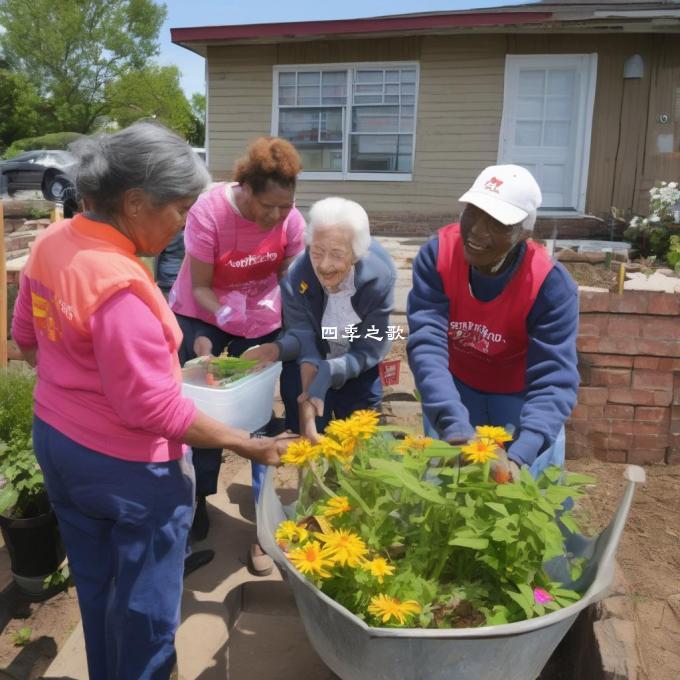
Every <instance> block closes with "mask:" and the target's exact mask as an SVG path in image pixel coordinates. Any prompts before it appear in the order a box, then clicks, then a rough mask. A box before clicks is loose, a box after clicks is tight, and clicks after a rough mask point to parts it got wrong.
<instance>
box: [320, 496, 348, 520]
mask: <svg viewBox="0 0 680 680" xmlns="http://www.w3.org/2000/svg"><path fill="white" fill-rule="evenodd" d="M351 509H352V506H351V505H350V504H349V499H348V498H347V496H336V497H335V498H331V499H329V500H328V501H327V502H326V507H325V508H324V511H323V514H324V515H325V516H326V517H333V515H344V514H345V513H346V512H349V511H350V510H351Z"/></svg>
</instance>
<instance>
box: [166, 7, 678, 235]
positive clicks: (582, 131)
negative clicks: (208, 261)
mask: <svg viewBox="0 0 680 680" xmlns="http://www.w3.org/2000/svg"><path fill="white" fill-rule="evenodd" d="M172 40H173V42H175V43H177V44H179V45H182V46H184V47H186V48H187V49H190V50H192V51H194V52H197V53H198V54H201V55H203V56H204V57H205V59H206V87H207V133H206V147H207V155H208V164H209V168H210V170H211V172H212V173H213V176H214V177H215V178H216V179H224V178H228V177H229V176H230V172H231V168H232V166H233V164H234V161H235V160H236V158H237V157H238V156H239V155H240V154H242V153H243V150H244V147H245V146H246V144H247V143H248V142H249V141H250V140H252V139H253V138H255V137H257V136H259V135H266V134H272V135H280V136H282V137H285V138H287V139H289V140H290V141H291V142H293V143H294V144H295V146H296V147H297V149H298V150H299V152H300V155H301V157H302V160H303V164H304V171H303V173H302V174H301V176H300V182H299V190H298V199H297V200H298V203H299V204H300V205H301V206H302V207H306V206H308V205H309V204H311V203H312V202H313V201H315V200H316V199H319V198H322V197H324V196H328V195H341V196H346V197H349V198H353V199H355V200H357V201H359V202H360V203H362V204H363V205H364V207H365V208H366V209H367V210H368V212H369V214H370V215H371V217H372V219H373V223H374V224H376V225H378V226H380V225H382V226H383V227H384V228H394V229H400V230H403V231H409V230H411V229H412V230H413V231H421V232H422V231H423V230H425V231H427V230H433V229H434V228H436V227H437V226H439V225H441V224H442V223H443V221H444V220H450V219H451V218H452V217H453V216H454V215H455V214H456V213H457V211H458V209H459V206H458V203H457V200H456V199H457V197H458V196H460V195H461V194H462V193H463V192H464V191H465V190H466V189H467V188H468V186H469V185H470V183H471V182H472V180H473V179H474V177H475V176H476V175H477V173H478V172H479V170H480V169H481V168H483V167H484V166H486V165H491V164H495V163H517V164H520V165H523V166H525V167H527V168H528V169H530V170H531V171H532V172H533V173H534V175H535V176H536V178H537V179H538V181H539V183H540V185H541V188H542V191H543V196H544V201H543V208H542V211H541V216H542V218H543V220H542V222H543V228H544V230H546V229H548V228H550V229H552V228H557V229H558V233H560V232H563V229H562V227H561V226H560V225H569V224H571V225H573V224H574V223H575V221H577V222H578V221H580V223H581V224H586V225H588V228H589V229H591V231H592V230H595V231H597V230H598V229H599V230H600V231H601V230H602V225H604V224H605V221H606V218H607V216H608V215H609V214H610V211H611V207H612V206H614V207H616V208H617V209H618V210H619V211H623V212H627V213H635V212H640V211H643V210H645V209H646V200H647V191H648V189H649V188H650V187H651V186H652V185H653V184H654V182H655V181H658V180H663V179H665V180H671V179H676V180H677V179H679V178H680V2H670V1H666V2H662V1H657V2H650V1H646V2H621V1H618V2H613V1H611V2H610V1H606V0H605V1H602V2H578V1H576V0H553V1H552V2H548V1H544V2H535V3H527V4H523V5H515V6H512V7H497V8H494V9H486V10H475V11H464V12H438V13H427V14H411V15H399V16H389V17H377V18H370V19H353V20H338V21H310V22H296V23H277V24H256V25H230V26H206V27H196V28H174V29H172ZM598 225H600V226H598Z"/></svg>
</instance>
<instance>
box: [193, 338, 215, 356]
mask: <svg viewBox="0 0 680 680" xmlns="http://www.w3.org/2000/svg"><path fill="white" fill-rule="evenodd" d="M212 349H213V344H212V341H211V340H210V338H206V337H205V335H197V336H196V339H195V340H194V354H195V355H196V356H197V357H206V356H208V355H209V354H212Z"/></svg>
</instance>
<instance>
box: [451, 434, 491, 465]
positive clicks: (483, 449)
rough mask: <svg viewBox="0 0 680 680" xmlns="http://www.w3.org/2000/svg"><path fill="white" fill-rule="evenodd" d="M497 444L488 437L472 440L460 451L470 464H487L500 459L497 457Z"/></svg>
mask: <svg viewBox="0 0 680 680" xmlns="http://www.w3.org/2000/svg"><path fill="white" fill-rule="evenodd" d="M497 448H498V446H496V442H494V441H492V440H491V439H487V438H486V437H482V438H479V439H471V440H470V441H469V442H468V443H467V446H461V447H460V450H461V452H462V453H463V455H464V456H465V458H466V459H467V461H468V462H469V463H486V461H488V460H493V459H494V458H498V456H497V455H496V449H497Z"/></svg>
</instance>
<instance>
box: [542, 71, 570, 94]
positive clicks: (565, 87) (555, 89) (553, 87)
mask: <svg viewBox="0 0 680 680" xmlns="http://www.w3.org/2000/svg"><path fill="white" fill-rule="evenodd" d="M575 80H576V73H575V72H574V71H566V70H550V71H548V94H551V95H555V94H556V95H563V96H567V97H571V96H572V95H573V94H574V84H575Z"/></svg>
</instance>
